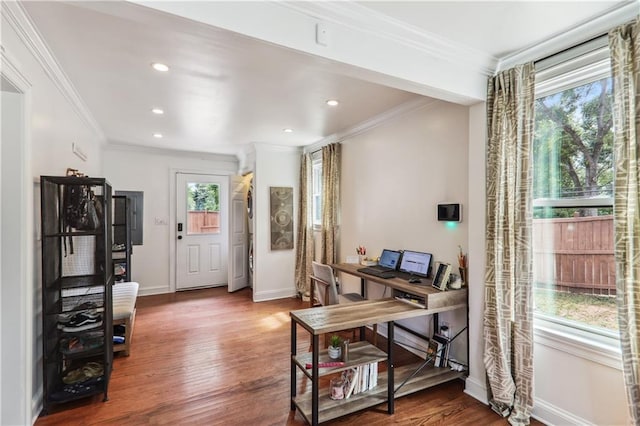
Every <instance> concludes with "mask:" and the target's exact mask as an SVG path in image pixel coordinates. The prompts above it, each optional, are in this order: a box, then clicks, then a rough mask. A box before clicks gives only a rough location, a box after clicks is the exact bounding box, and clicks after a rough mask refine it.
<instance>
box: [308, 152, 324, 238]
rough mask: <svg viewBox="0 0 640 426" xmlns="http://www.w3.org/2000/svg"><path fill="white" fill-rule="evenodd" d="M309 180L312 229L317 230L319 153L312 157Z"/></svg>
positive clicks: (318, 218)
mask: <svg viewBox="0 0 640 426" xmlns="http://www.w3.org/2000/svg"><path fill="white" fill-rule="evenodd" d="M311 180H312V182H311V192H312V193H311V203H312V206H311V208H312V212H313V215H312V216H313V227H314V228H316V229H317V228H320V225H321V224H322V153H321V152H320V151H318V152H316V153H314V154H313V155H312V160H311Z"/></svg>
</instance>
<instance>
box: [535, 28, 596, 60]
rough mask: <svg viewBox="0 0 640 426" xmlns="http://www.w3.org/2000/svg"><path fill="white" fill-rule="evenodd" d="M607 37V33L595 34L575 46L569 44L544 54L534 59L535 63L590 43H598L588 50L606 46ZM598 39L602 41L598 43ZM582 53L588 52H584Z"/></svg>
mask: <svg viewBox="0 0 640 426" xmlns="http://www.w3.org/2000/svg"><path fill="white" fill-rule="evenodd" d="M607 37H608V34H607V33H604V34H600V35H597V36H594V37H592V38H590V39H588V40H585V41H583V42H580V43H578V44H575V45H573V46H569V47H567V48H565V49H562V50H560V51H558V52H555V53H552V54H550V55H547V56H544V57H542V58H540V59H536V60H535V61H533V63H534V64H536V65H538V64H539V63H541V62H545V61H548V60H550V59H552V58H554V57H558V56H560V55H564V54H566V53H567V52H570V51H572V50H574V49H580V48H581V47H587V46H588V45H589V44H592V43H593V44H596V46H594V47H593V49H588V50H587V51H591V50H596V49H599V48H601V47H604V45H605V41H606V39H607ZM598 41H601V43H597V42H598ZM600 44H602V45H600ZM582 53H586V52H582ZM559 62H564V60H561V61H559ZM543 68H544V67H543Z"/></svg>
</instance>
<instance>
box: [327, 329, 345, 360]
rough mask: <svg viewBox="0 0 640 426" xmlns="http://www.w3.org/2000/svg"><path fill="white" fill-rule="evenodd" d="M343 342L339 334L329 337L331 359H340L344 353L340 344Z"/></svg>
mask: <svg viewBox="0 0 640 426" xmlns="http://www.w3.org/2000/svg"><path fill="white" fill-rule="evenodd" d="M341 343H342V339H340V336H338V335H337V334H334V335H333V336H331V338H329V347H328V348H327V350H328V352H329V358H331V359H340V356H341V355H342V348H341V346H340V344H341Z"/></svg>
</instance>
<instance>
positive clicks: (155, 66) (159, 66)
mask: <svg viewBox="0 0 640 426" xmlns="http://www.w3.org/2000/svg"><path fill="white" fill-rule="evenodd" d="M151 66H152V67H153V69H154V70H156V71H162V72H167V71H169V67H168V66H166V65H165V64H161V63H160V62H154V63H153V64H151Z"/></svg>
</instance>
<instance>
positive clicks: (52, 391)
mask: <svg viewBox="0 0 640 426" xmlns="http://www.w3.org/2000/svg"><path fill="white" fill-rule="evenodd" d="M72 194H73V195H72ZM78 194H82V196H79V195H78ZM40 200H41V232H42V322H43V324H42V325H43V327H42V331H43V337H42V341H43V362H42V368H43V390H44V394H43V408H44V409H43V414H47V413H48V412H50V410H51V409H52V408H53V407H54V406H61V405H62V404H64V403H66V402H70V401H74V400H77V399H80V398H86V397H89V396H93V395H98V394H103V395H104V398H103V399H104V400H105V401H106V400H107V399H108V392H107V391H108V387H109V378H110V376H111V369H112V364H113V349H112V348H113V328H112V322H113V319H112V317H113V314H112V305H113V303H112V285H113V281H114V276H113V267H112V260H111V248H112V223H111V209H112V206H111V186H110V185H109V183H108V182H107V181H106V180H105V179H103V178H89V177H76V176H41V177H40ZM87 203H91V208H90V209H89V207H88V206H87ZM88 210H90V211H91V213H92V218H93V220H92V221H90V224H88V225H87V224H83V225H82V226H81V225H80V224H79V223H80V222H76V218H77V216H78V212H83V211H84V212H86V211H88ZM93 213H95V214H93ZM72 216H74V218H72ZM77 228H83V229H77Z"/></svg>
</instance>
